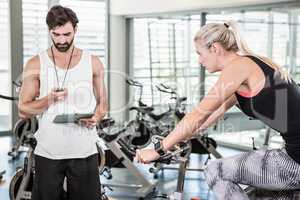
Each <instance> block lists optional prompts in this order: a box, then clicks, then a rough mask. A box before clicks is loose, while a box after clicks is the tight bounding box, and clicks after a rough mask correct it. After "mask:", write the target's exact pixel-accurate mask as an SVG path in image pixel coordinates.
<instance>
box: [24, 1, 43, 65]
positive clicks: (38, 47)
mask: <svg viewBox="0 0 300 200" xmlns="http://www.w3.org/2000/svg"><path fill="white" fill-rule="evenodd" d="M22 10H23V13H22V14H23V56H24V57H23V62H24V64H25V63H26V62H27V60H28V59H29V58H31V57H32V56H34V55H37V54H38V53H39V52H40V51H43V50H45V49H47V47H48V29H47V25H46V15H47V11H48V0H23V1H22Z"/></svg>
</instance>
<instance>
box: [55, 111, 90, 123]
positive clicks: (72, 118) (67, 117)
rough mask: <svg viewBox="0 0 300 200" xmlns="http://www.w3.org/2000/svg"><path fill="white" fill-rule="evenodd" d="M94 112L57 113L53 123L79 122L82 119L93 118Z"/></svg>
mask: <svg viewBox="0 0 300 200" xmlns="http://www.w3.org/2000/svg"><path fill="white" fill-rule="evenodd" d="M93 115H94V113H75V114H62V115H56V116H55V118H54V120H53V123H55V124H66V123H75V124H76V123H78V122H79V120H80V119H83V118H91V117H92V116H93Z"/></svg>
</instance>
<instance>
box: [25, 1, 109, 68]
mask: <svg viewBox="0 0 300 200" xmlns="http://www.w3.org/2000/svg"><path fill="white" fill-rule="evenodd" d="M58 3H60V4H61V5H63V6H67V7H70V8H71V9H72V10H74V12H76V14H77V17H78V18H79V26H78V32H77V35H76V45H77V46H78V47H79V48H83V49H87V50H89V51H91V52H92V53H93V54H95V55H98V56H100V57H101V60H102V62H103V63H105V40H106V4H105V1H80V0H72V1H71V0H60V1H58ZM22 8H23V46H24V53H23V55H24V63H26V61H27V60H28V59H29V58H30V57H32V56H34V55H36V54H38V53H39V52H40V51H43V50H45V49H47V48H48V46H49V44H50V43H51V41H49V37H48V28H47V25H46V15H47V12H48V9H49V7H48V0H23V1H22Z"/></svg>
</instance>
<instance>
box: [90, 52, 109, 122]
mask: <svg viewBox="0 0 300 200" xmlns="http://www.w3.org/2000/svg"><path fill="white" fill-rule="evenodd" d="M92 65H93V87H94V95H95V98H96V103H97V104H96V109H95V114H94V118H95V119H96V120H97V121H100V120H101V119H102V118H103V117H104V116H105V115H106V113H107V110H108V104H107V97H106V90H105V84H104V67H103V64H102V62H101V61H100V59H99V58H98V57H97V56H92Z"/></svg>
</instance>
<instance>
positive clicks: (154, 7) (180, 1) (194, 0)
mask: <svg viewBox="0 0 300 200" xmlns="http://www.w3.org/2000/svg"><path fill="white" fill-rule="evenodd" d="M287 1H291V0H111V1H110V8H111V9H110V12H111V14H112V15H137V14H152V13H161V12H174V11H188V10H197V9H204V8H218V7H233V6H246V5H258V4H267V3H276V2H287Z"/></svg>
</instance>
